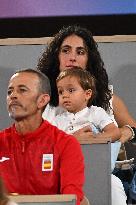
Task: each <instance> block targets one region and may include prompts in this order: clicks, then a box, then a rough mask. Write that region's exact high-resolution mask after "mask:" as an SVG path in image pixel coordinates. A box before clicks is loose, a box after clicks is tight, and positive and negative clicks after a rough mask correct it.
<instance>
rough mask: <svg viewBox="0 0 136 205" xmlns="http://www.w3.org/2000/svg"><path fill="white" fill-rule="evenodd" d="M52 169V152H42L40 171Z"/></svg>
mask: <svg viewBox="0 0 136 205" xmlns="http://www.w3.org/2000/svg"><path fill="white" fill-rule="evenodd" d="M52 170H53V154H43V159H42V171H52Z"/></svg>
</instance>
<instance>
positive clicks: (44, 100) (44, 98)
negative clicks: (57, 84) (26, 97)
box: [37, 94, 50, 108]
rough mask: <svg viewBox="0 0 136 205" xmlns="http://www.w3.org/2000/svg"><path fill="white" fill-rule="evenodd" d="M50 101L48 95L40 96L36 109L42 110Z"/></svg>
mask: <svg viewBox="0 0 136 205" xmlns="http://www.w3.org/2000/svg"><path fill="white" fill-rule="evenodd" d="M49 101H50V96H49V95H48V94H41V95H40V96H39V98H38V100H37V106H38V108H43V107H44V106H45V105H47V104H48V102H49Z"/></svg>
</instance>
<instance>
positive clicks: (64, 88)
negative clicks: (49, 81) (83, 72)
mask: <svg viewBox="0 0 136 205" xmlns="http://www.w3.org/2000/svg"><path fill="white" fill-rule="evenodd" d="M57 88H58V94H59V104H60V105H61V106H62V107H63V108H65V109H66V110H67V111H69V112H72V113H76V112H79V111H80V110H82V109H84V108H85V107H87V103H88V100H89V99H90V98H91V95H92V91H91V90H90V89H89V90H83V88H82V87H81V85H80V84H79V82H78V80H77V78H76V77H70V76H67V77H64V78H63V79H61V80H60V81H59V82H58V83H57Z"/></svg>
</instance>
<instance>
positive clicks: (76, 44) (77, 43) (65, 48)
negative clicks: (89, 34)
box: [59, 34, 88, 71]
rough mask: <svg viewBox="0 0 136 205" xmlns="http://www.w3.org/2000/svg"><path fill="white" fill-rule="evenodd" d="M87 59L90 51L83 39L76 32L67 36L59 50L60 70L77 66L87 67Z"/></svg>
mask: <svg viewBox="0 0 136 205" xmlns="http://www.w3.org/2000/svg"><path fill="white" fill-rule="evenodd" d="M87 61H88V51H87V47H86V46H85V45H84V42H83V39H82V38H81V37H79V36H77V35H74V34H73V35H71V36H68V37H66V38H65V39H64V41H63V43H62V45H61V47H60V51H59V62H60V67H59V68H60V71H62V70H64V69H70V68H73V67H75V66H76V67H81V68H83V69H86V66H87Z"/></svg>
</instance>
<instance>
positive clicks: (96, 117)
mask: <svg viewBox="0 0 136 205" xmlns="http://www.w3.org/2000/svg"><path fill="white" fill-rule="evenodd" d="M92 116H93V121H94V124H95V126H96V127H97V128H99V129H100V130H101V131H102V130H103V128H104V127H105V126H106V125H108V124H110V123H114V122H113V120H112V119H111V117H110V116H109V115H108V114H107V113H106V111H105V110H104V109H103V108H101V107H96V106H95V110H94V111H93V112H92Z"/></svg>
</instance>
